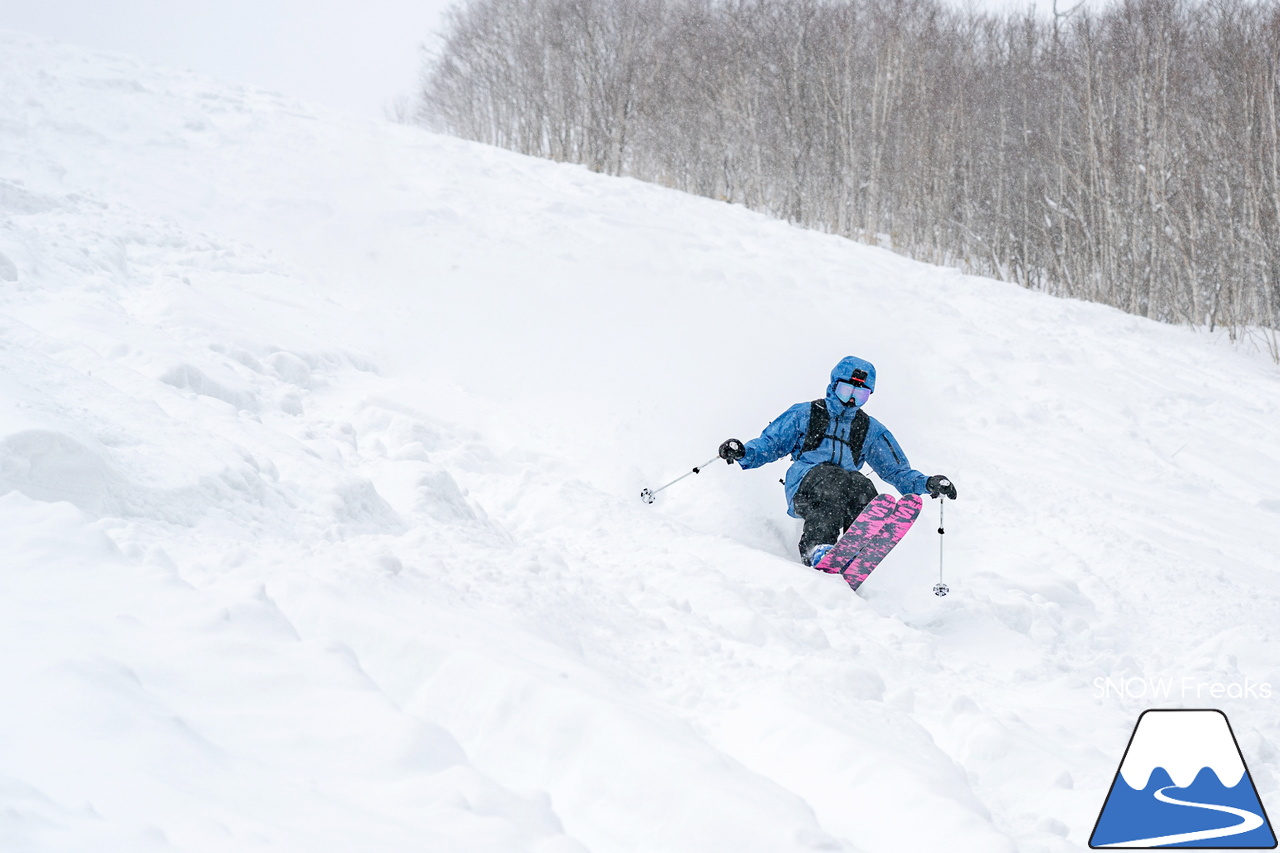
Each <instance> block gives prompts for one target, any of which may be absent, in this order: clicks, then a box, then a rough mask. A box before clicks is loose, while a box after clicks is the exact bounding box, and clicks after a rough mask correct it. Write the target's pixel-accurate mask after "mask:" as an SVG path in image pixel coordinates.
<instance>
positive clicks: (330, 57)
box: [0, 0, 1075, 118]
mask: <svg viewBox="0 0 1280 853" xmlns="http://www.w3.org/2000/svg"><path fill="white" fill-rule="evenodd" d="M453 2H454V0H359V2H356V0H0V28H2V29H10V30H20V31H23V32H28V33H34V34H36V35H42V36H47V37H50V38H55V39H58V40H59V41H65V42H69V43H71V44H78V45H83V46H85V47H89V48H93V49H95V50H100V51H107V52H111V53H123V54H128V55H130V56H136V57H138V58H141V59H144V60H147V61H149V62H152V63H155V64H158V65H167V66H170V67H174V68H189V69H192V70H194V71H199V72H201V73H203V74H208V75H210V76H212V77H216V78H218V79H220V80H224V81H227V82H229V83H239V84H242V85H247V86H255V87H258V88H262V89H271V90H274V91H278V92H284V93H286V94H290V95H294V96H296V97H298V98H300V99H302V100H303V101H306V102H309V103H314V104H317V105H322V106H327V107H331V108H336V109H340V110H343V111H345V112H350V113H356V114H359V115H363V116H368V117H378V118H381V117H384V116H385V115H386V114H387V109H388V107H389V106H390V105H391V104H392V103H393V102H395V101H396V100H397V98H407V97H410V96H412V94H413V92H414V90H415V88H416V85H417V80H418V72H419V68H420V65H421V63H420V54H419V46H420V45H422V44H424V43H430V41H431V38H432V36H433V35H434V34H435V33H436V32H437V31H438V28H439V27H440V23H441V17H442V13H443V11H444V10H445V9H447V8H448V7H449V6H451V5H453ZM953 2H955V3H957V4H958V5H962V6H963V5H968V4H970V3H975V4H977V5H978V6H979V7H981V8H986V9H1009V8H1024V7H1025V6H1027V5H1031V4H1032V3H1033V2H1034V4H1035V5H1036V6H1037V7H1038V8H1040V9H1049V8H1051V6H1052V0H953ZM1073 2H1075V0H1061V5H1063V6H1070V5H1071V4H1072V3H1073Z"/></svg>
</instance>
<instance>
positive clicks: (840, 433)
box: [720, 356, 956, 566]
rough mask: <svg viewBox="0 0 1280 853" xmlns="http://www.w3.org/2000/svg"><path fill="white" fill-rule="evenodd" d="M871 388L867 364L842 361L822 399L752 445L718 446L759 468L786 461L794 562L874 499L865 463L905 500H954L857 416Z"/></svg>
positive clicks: (810, 557) (799, 408) (809, 556)
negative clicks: (796, 532)
mask: <svg viewBox="0 0 1280 853" xmlns="http://www.w3.org/2000/svg"><path fill="white" fill-rule="evenodd" d="M875 388H876V369H875V367H874V366H873V365H872V364H871V362H869V361H864V360H862V359H860V358H855V357H853V356H848V357H847V358H843V359H841V360H840V363H839V364H837V365H836V367H835V369H834V370H832V371H831V384H829V385H828V386H827V393H826V397H825V399H822V400H814V401H813V402H812V403H796V404H795V405H794V406H792V407H791V408H789V409H787V410H786V411H785V412H783V413H782V414H781V415H779V416H778V417H777V418H775V419H774V420H773V421H772V422H771V423H770V424H769V425H768V426H767V427H765V428H764V432H762V433H761V434H760V437H759V438H755V439H752V440H751V441H748V442H746V443H745V444H743V442H741V441H738V439H736V438H731V439H729V440H728V441H726V442H724V443H723V444H721V445H720V458H721V459H724V460H725V461H726V462H729V463H732V462H737V463H738V465H739V466H741V467H742V468H759V467H760V466H761V465H765V464H767V463H769V462H773V461H774V460H775V459H780V458H782V457H783V456H784V455H786V454H788V453H790V454H791V460H792V462H791V467H790V468H788V469H787V477H786V480H785V481H784V486H785V488H786V493H787V514H788V515H790V516H791V517H792V518H801V519H804V531H803V533H801V535H800V556H801V559H803V560H804V563H805V565H806V566H815V565H817V564H818V562H819V561H820V560H821V559H822V558H823V557H824V556H826V553H827V552H828V551H830V550H831V548H832V547H833V546H834V545H835V542H836V540H837V539H839V538H840V534H841V533H843V532H844V530H845V528H847V527H848V526H849V525H850V523H852V522H853V520H854V519H855V518H857V517H858V513H860V512H862V509H863V507H865V506H866V505H867V504H868V503H870V502H871V500H872V499H873V498H875V496H876V487H875V485H874V484H872V482H871V481H870V480H869V479H867V477H865V476H864V475H863V474H862V473H861V469H862V466H863V465H864V464H865V463H870V465H871V468H872V470H873V471H875V472H876V474H878V475H879V476H880V478H881V479H883V480H884V481H886V482H888V483H890V484H891V485H892V486H893V487H894V488H896V489H897V490H898V491H899V492H901V493H902V494H903V495H904V496H905V495H919V494H924V493H926V492H927V493H928V494H929V495H930V496H931V497H935V498H936V497H939V496H940V495H946V496H947V498H949V499H951V500H955V499H956V487H955V485H953V484H952V482H951V480H950V479H949V478H947V477H945V476H943V475H941V474H935V475H933V476H932V477H927V476H925V475H924V474H921V473H920V472H919V471H917V470H915V469H914V468H912V467H911V465H910V464H909V463H908V462H907V456H906V454H905V453H903V452H902V448H901V447H899V446H898V442H897V440H896V439H894V437H893V434H892V433H891V432H889V430H887V429H885V428H884V426H883V425H881V423H880V422H879V421H877V420H876V419H875V418H873V417H870V416H869V415H867V413H866V412H864V411H863V410H862V407H863V406H865V405H866V403H867V400H868V398H870V396H871V394H872V392H873V391H875Z"/></svg>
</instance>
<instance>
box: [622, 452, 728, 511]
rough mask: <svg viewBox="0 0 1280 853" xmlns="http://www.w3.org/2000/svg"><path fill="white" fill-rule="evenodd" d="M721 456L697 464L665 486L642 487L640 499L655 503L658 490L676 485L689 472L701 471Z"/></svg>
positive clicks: (696, 472)
mask: <svg viewBox="0 0 1280 853" xmlns="http://www.w3.org/2000/svg"><path fill="white" fill-rule="evenodd" d="M719 458H720V457H719V456H712V457H711V458H710V459H708V460H707V461H706V462H703V463H702V464H701V465H699V466H697V467H696V468H694V469H693V470H692V471H689V472H688V473H685V474H681V475H680V476H679V477H676V478H675V479H674V480H672V481H671V482H670V483H667V485H665V486H659V487H658V488H656V489H641V490H640V500H642V501H644V502H645V503H647V504H651V503H653V502H654V501H655V500H657V494H658V492H660V491H662V490H663V489H666V488H669V487H671V486H674V485H675V484H676V483H678V482H680V481H681V480H683V479H684V478H685V477H688V476H689V474H699V473H701V472H702V469H703V468H706V467H707V466H708V465H710V464H711V463H712V462H715V461H716V460H717V459H719Z"/></svg>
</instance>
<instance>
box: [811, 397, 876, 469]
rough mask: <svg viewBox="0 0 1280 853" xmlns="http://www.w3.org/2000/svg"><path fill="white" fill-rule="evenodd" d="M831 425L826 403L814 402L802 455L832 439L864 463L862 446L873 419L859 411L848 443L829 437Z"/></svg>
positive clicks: (841, 439) (854, 417) (854, 418)
mask: <svg viewBox="0 0 1280 853" xmlns="http://www.w3.org/2000/svg"><path fill="white" fill-rule="evenodd" d="M830 425H831V415H830V414H829V413H828V412H827V403H826V401H825V400H814V401H813V402H812V403H810V404H809V429H808V430H807V431H806V432H805V434H804V446H803V447H802V448H800V453H801V454H804V453H808V452H809V451H810V450H817V449H818V446H819V445H820V444H822V440H823V439H824V438H830V439H832V440H834V441H838V442H840V443H841V444H844V445H847V446H848V448H849V451H850V452H851V453H852V454H853V458H854V459H855V460H856V461H857V462H859V463H860V462H861V461H862V445H863V444H865V443H866V440H867V430H868V429H870V428H871V418H870V417H868V415H867V413H866V412H864V411H862V409H858V413H857V414H856V415H854V416H853V424H852V425H851V426H850V427H849V439H848V440H847V441H846V440H845V439H843V438H841V437H840V436H838V435H827V427H828V426H830Z"/></svg>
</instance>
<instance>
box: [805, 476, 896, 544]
mask: <svg viewBox="0 0 1280 853" xmlns="http://www.w3.org/2000/svg"><path fill="white" fill-rule="evenodd" d="M877 494H878V493H877V492H876V487H875V485H874V484H872V482H871V481H870V480H868V479H867V478H866V477H864V476H863V475H862V474H860V473H858V472H857V471H846V470H845V469H844V468H841V467H840V466H839V465H835V464H832V463H829V462H828V463H824V464H822V465H815V466H814V467H813V468H810V469H809V473H807V474H805V475H804V479H803V480H801V481H800V487H799V488H798V489H796V496H795V498H794V500H792V502H791V503H792V505H793V506H794V507H795V510H796V515H798V516H800V517H801V518H803V519H804V532H803V533H801V534H800V557H801V559H803V558H804V555H805V554H808V553H809V549H811V548H813V546H815V545H830V544H833V543H834V542H835V541H836V540H837V539H839V538H840V534H841V533H843V532H844V530H845V528H846V527H848V526H849V525H850V524H852V523H853V520H854V519H855V518H857V517H858V513H860V512H862V508H863V507H865V506H866V505H867V504H869V503H870V502H871V499H872V498H874V497H875V496H876V495H877Z"/></svg>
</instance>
